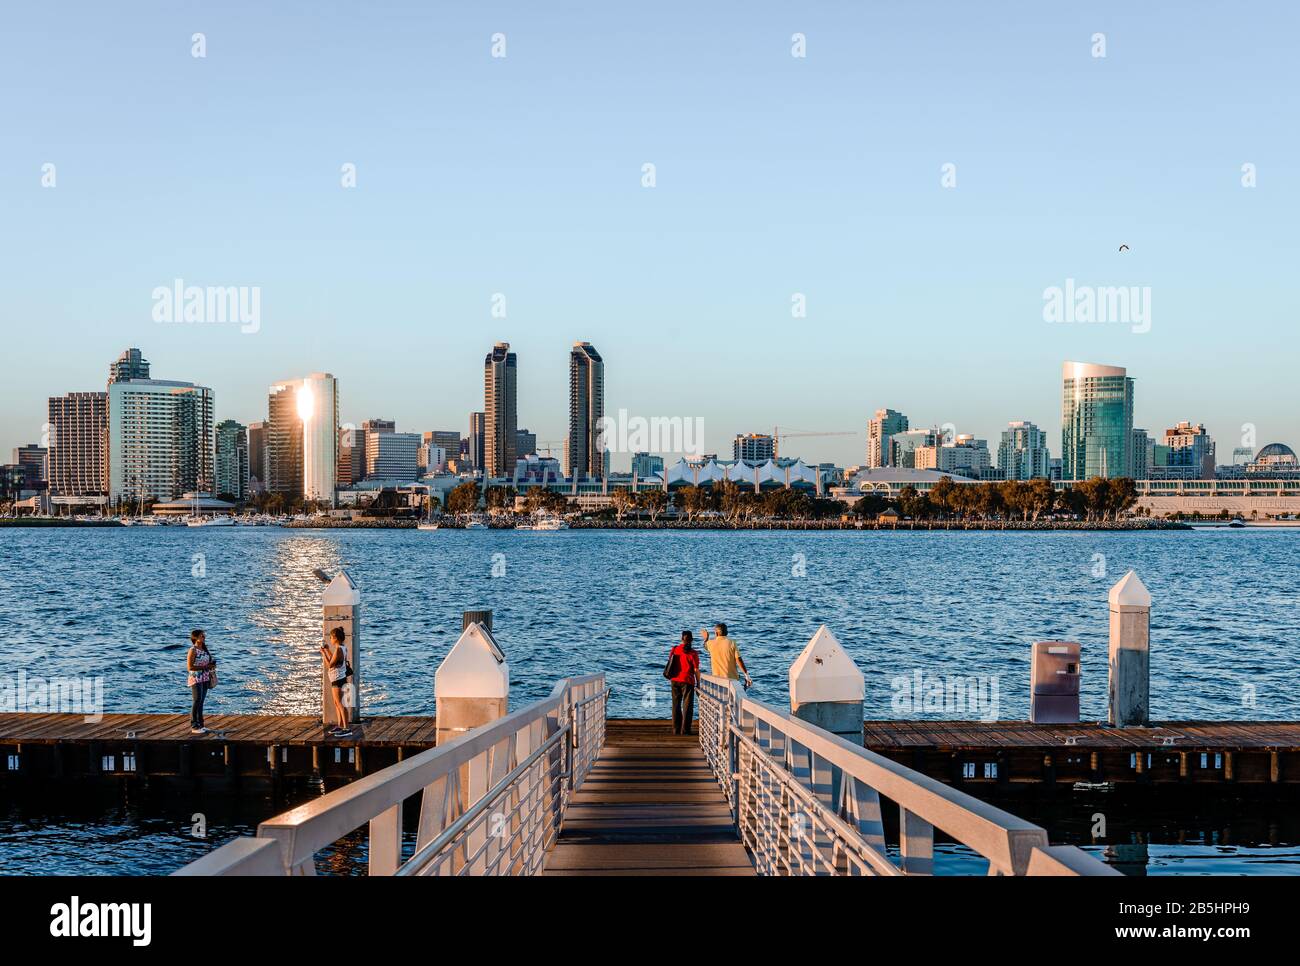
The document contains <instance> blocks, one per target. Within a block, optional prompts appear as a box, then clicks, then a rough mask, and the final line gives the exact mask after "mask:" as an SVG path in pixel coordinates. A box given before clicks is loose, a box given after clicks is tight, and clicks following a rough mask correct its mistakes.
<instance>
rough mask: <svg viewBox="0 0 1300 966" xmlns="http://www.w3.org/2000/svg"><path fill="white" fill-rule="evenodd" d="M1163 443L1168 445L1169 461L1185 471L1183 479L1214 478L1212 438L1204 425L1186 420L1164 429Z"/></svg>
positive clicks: (1170, 464) (1172, 465) (1171, 465)
mask: <svg viewBox="0 0 1300 966" xmlns="http://www.w3.org/2000/svg"><path fill="white" fill-rule="evenodd" d="M1165 445H1166V446H1168V447H1169V463H1168V465H1169V466H1170V467H1171V468H1172V467H1178V468H1179V469H1180V470H1183V471H1185V475H1183V474H1180V475H1183V478H1184V479H1198V480H1212V479H1214V440H1212V439H1211V438H1210V435H1209V434H1208V433H1207V432H1206V431H1205V427H1204V426H1202V425H1200V424H1196V425H1193V424H1192V423H1190V422H1188V421H1183V422H1181V423H1178V424H1177V425H1176V426H1174V427H1173V428H1171V429H1166V430H1165Z"/></svg>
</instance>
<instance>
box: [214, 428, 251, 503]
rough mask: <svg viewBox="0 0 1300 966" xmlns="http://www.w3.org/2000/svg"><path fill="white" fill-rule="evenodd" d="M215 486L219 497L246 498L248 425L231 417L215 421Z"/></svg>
mask: <svg viewBox="0 0 1300 966" xmlns="http://www.w3.org/2000/svg"><path fill="white" fill-rule="evenodd" d="M216 434H217V462H216V478H217V482H216V486H215V488H214V492H215V493H216V495H217V496H219V497H234V499H235V501H236V502H237V503H242V502H243V501H244V500H246V499H247V498H248V475H249V473H248V427H246V426H244V425H243V424H242V423H237V422H235V421H234V420H233V419H223V420H222V421H221V422H219V423H217V428H216Z"/></svg>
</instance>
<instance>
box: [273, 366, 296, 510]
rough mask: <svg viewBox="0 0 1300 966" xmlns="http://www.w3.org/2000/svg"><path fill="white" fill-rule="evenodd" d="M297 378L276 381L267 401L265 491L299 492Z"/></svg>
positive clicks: (292, 495) (293, 495)
mask: <svg viewBox="0 0 1300 966" xmlns="http://www.w3.org/2000/svg"><path fill="white" fill-rule="evenodd" d="M299 384H300V382H299V381H298V380H289V381H285V382H279V383H276V384H275V385H274V386H272V387H271V391H270V395H269V396H268V397H267V402H266V429H265V439H266V467H265V469H266V480H265V482H266V491H267V492H268V493H280V494H283V495H284V496H286V497H295V496H301V495H302V417H301V416H299V415H298V386H299Z"/></svg>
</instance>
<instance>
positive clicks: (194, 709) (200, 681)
mask: <svg viewBox="0 0 1300 966" xmlns="http://www.w3.org/2000/svg"><path fill="white" fill-rule="evenodd" d="M185 668H186V670H188V671H189V672H190V673H189V676H188V678H187V680H188V681H189V685H190V697H191V701H190V734H192V735H206V734H207V733H208V729H207V728H205V727H203V699H204V698H206V697H207V696H208V690H209V689H210V688H211V686H212V679H213V678H214V677H215V676H216V673H217V660H216V658H214V657H213V656H212V654H211V653H210V652H209V651H208V644H207V635H206V634H204V633H203V632H202V631H190V649H189V652H188V653H187V654H186V655H185Z"/></svg>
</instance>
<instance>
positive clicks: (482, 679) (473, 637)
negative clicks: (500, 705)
mask: <svg viewBox="0 0 1300 966" xmlns="http://www.w3.org/2000/svg"><path fill="white" fill-rule="evenodd" d="M433 695H434V699H435V700H441V699H442V698H508V697H509V696H510V666H509V665H508V664H506V656H505V654H504V653H503V652H502V650H501V648H500V646H499V645H498V644H497V642H496V638H494V637H493V636H492V632H491V631H489V630H488V629H487V628H486V627H484V626H483V625H482V624H479V623H477V622H475V623H473V624H470V625H469V627H467V628H465V630H464V631H463V632H462V633H461V635H460V640H458V641H456V643H455V645H454V646H453V647H452V649H451V650H450V651H449V652H448V653H447V656H446V657H445V658H443V661H442V663H441V664H439V665H438V670H437V671H436V672H434V675H433Z"/></svg>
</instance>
